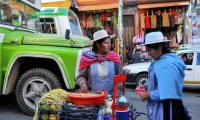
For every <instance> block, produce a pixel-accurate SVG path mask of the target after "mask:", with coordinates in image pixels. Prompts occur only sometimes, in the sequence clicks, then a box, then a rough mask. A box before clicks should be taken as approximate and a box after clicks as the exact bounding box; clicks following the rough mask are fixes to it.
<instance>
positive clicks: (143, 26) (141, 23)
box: [140, 14, 145, 28]
mask: <svg viewBox="0 0 200 120" xmlns="http://www.w3.org/2000/svg"><path fill="white" fill-rule="evenodd" d="M140 27H141V28H145V16H144V14H141V15H140Z"/></svg>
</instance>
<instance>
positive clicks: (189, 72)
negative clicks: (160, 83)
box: [184, 53, 194, 84]
mask: <svg viewBox="0 0 200 120" xmlns="http://www.w3.org/2000/svg"><path fill="white" fill-rule="evenodd" d="M184 54H185V55H187V56H188V53H184ZM190 54H194V53H190ZM188 58H189V57H188ZM193 75H194V62H192V64H186V70H185V79H184V83H185V84H191V82H192V81H193V79H194V76H193Z"/></svg>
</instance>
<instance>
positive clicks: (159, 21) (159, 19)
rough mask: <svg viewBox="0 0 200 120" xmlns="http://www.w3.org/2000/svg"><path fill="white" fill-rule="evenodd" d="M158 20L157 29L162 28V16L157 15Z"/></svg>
mask: <svg viewBox="0 0 200 120" xmlns="http://www.w3.org/2000/svg"><path fill="white" fill-rule="evenodd" d="M156 18H157V22H156V23H157V24H156V26H157V28H161V27H162V16H161V15H156Z"/></svg>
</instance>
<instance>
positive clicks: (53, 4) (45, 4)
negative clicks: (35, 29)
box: [41, 0, 71, 8]
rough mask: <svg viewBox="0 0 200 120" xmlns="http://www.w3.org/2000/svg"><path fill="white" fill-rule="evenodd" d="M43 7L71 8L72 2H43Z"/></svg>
mask: <svg viewBox="0 0 200 120" xmlns="http://www.w3.org/2000/svg"><path fill="white" fill-rule="evenodd" d="M41 3H42V4H41V5H42V7H65V8H69V7H70V6H71V0H42V1H41Z"/></svg>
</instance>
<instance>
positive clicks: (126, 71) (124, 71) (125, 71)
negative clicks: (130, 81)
mask: <svg viewBox="0 0 200 120" xmlns="http://www.w3.org/2000/svg"><path fill="white" fill-rule="evenodd" d="M130 71H131V69H123V73H126V74H127V73H129V72H130Z"/></svg>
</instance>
